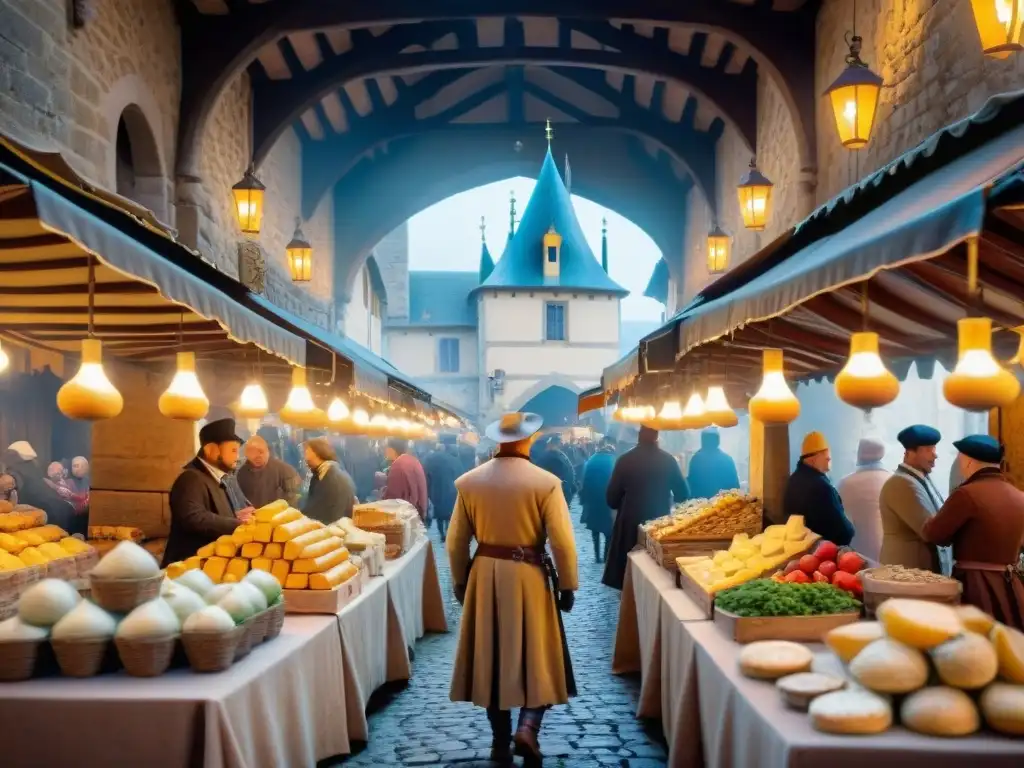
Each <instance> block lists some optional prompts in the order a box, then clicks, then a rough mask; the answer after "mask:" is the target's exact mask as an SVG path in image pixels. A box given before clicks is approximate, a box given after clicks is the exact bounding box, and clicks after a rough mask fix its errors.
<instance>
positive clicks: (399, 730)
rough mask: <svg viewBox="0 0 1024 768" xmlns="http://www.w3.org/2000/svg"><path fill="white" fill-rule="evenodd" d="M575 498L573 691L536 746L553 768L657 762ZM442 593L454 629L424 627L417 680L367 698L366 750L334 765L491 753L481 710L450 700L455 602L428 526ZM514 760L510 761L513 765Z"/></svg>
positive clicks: (614, 595) (447, 761) (614, 605)
mask: <svg viewBox="0 0 1024 768" xmlns="http://www.w3.org/2000/svg"><path fill="white" fill-rule="evenodd" d="M579 515H580V510H579V507H578V506H575V505H574V506H573V509H572V516H573V520H574V524H575V527H576V543H577V547H578V548H579V557H580V591H579V592H578V593H577V599H576V605H575V607H574V609H573V612H572V613H571V614H569V615H568V616H566V617H565V623H566V632H567V634H568V636H569V648H570V651H571V653H572V660H573V667H574V670H575V674H576V682H577V687H578V688H579V696H578V697H577V698H575V699H573V700H572V701H571V703H570V704H569V705H568V706H565V707H555V708H554V709H552V710H551V711H550V712H548V714H547V715H546V716H545V718H544V728H543V730H542V732H541V748H542V749H543V751H544V755H545V760H544V764H545V765H546V766H550V767H551V768H596V766H604V765H611V766H623V767H626V766H628V768H661V766H664V765H665V748H664V742H663V740H662V737H661V729H660V725H659V724H657V723H651V724H649V725H648V724H645V723H643V722H641V721H638V720H637V719H636V718H635V717H634V715H633V713H634V712H635V711H636V695H637V691H638V688H639V680H638V679H634V678H622V677H616V676H614V675H612V674H611V672H610V668H611V650H612V644H613V642H614V637H615V626H616V622H617V619H618V608H619V599H618V598H619V594H618V592H616V591H614V590H611V589H609V588H608V587H605V586H604V585H602V584H601V571H602V568H603V566H602V565H601V564H598V563H595V562H594V551H593V546H592V544H591V539H590V533H589V531H587V530H586V529H585V528H583V527H582V525H580V523H579ZM431 539H432V541H433V542H434V547H435V551H436V552H438V553H440V555H439V557H438V568H439V570H440V576H441V586H442V589H443V590H444V595H445V600H446V611H447V614H448V623H449V627H450V631H449V633H448V634H446V635H427V636H426V637H425V638H423V640H421V641H420V642H419V643H417V645H416V659H415V662H414V672H413V678H412V680H411V681H410V682H409V684H408V686H406V687H404V688H402V689H401V690H398V691H397V692H390V693H389V692H381V693H379V694H378V695H377V696H376V697H375V699H374V700H373V701H371V711H372V714H371V716H370V732H371V736H370V742H369V744H368V745H366V747H365V749H363V751H362V752H360V753H358V754H356V755H353V756H351V757H349V758H347V759H344V760H342V761H341V763H335V765H344V766H345V768H351V767H354V766H393V765H394V766H426V765H429V766H449V765H453V766H458V768H477V767H479V768H483V767H484V766H489V765H491V763H489V762H488V761H487V756H488V753H489V751H490V729H489V727H488V724H487V718H486V716H485V715H484V712H483V710H481V709H477V708H475V707H473V706H472V705H469V704H455V703H452V702H451V701H449V700H448V685H449V682H450V681H451V671H452V660H453V658H454V655H455V645H456V639H457V629H458V619H459V605H458V603H456V602H455V599H454V597H452V592H451V575H450V573H449V570H448V562H447V558H446V557H445V556H444V548H443V546H442V544H441V542H440V540H439V539H438V536H437V532H436V530H431ZM519 762H520V761H519V760H518V759H517V761H516V763H517V765H518V764H519Z"/></svg>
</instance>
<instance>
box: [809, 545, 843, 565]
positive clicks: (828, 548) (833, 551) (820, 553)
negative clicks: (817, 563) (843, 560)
mask: <svg viewBox="0 0 1024 768" xmlns="http://www.w3.org/2000/svg"><path fill="white" fill-rule="evenodd" d="M814 556H815V557H816V558H818V559H819V560H822V561H824V560H835V559H836V558H837V557H838V556H839V547H837V546H836V545H835V544H833V543H832V542H831V541H819V542H818V546H817V547H815V548H814Z"/></svg>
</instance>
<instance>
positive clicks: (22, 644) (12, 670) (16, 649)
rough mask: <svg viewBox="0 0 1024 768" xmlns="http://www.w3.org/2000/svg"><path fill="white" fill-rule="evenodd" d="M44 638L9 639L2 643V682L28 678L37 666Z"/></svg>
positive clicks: (0, 661) (0, 665) (0, 673)
mask: <svg viewBox="0 0 1024 768" xmlns="http://www.w3.org/2000/svg"><path fill="white" fill-rule="evenodd" d="M43 642H44V641H43V640H8V641H6V642H3V643H0V682H4V683H13V682H17V681H19V680H28V679H29V678H30V677H32V673H33V672H34V671H35V668H36V659H38V658H39V647H40V646H41V645H42V644H43Z"/></svg>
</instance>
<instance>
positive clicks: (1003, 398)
mask: <svg viewBox="0 0 1024 768" xmlns="http://www.w3.org/2000/svg"><path fill="white" fill-rule="evenodd" d="M956 325H957V339H958V346H959V356H958V358H957V363H956V368H954V369H953V372H952V373H951V374H950V375H949V376H948V377H947V378H946V380H945V381H944V382H943V383H942V393H943V394H944V395H945V396H946V400H947V401H948V402H950V403H951V404H952V405H955V406H957V407H958V408H963V409H964V410H965V411H988V410H991V409H992V408H1002V407H1005V406H1007V405H1010V404H1011V403H1012V402H1013V401H1014V400H1016V399H1017V395H1019V394H1020V382H1018V381H1017V377H1016V376H1014V375H1013V374H1012V373H1010V372H1009V371H1007V370H1006V369H1005V368H1003V367H1002V366H1001V365H999V363H998V362H996V360H995V358H994V357H992V321H991V320H990V319H989V318H987V317H965V318H963V319H961V320H958V321H957V324H956Z"/></svg>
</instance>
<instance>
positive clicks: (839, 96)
mask: <svg viewBox="0 0 1024 768" xmlns="http://www.w3.org/2000/svg"><path fill="white" fill-rule="evenodd" d="M847 42H848V43H849V45H850V53H849V54H848V55H847V57H846V69H844V70H843V71H842V73H841V74H840V75H839V77H837V78H836V79H835V82H833V83H832V85H830V86H829V87H828V90H826V91H825V95H826V96H828V97H829V99H830V100H831V101H832V114H833V115H834V116H835V118H836V128H837V129H838V130H839V141H840V142H841V143H842V145H843V146H844V147H846V148H847V149H861V148H863V147H866V146H867V143H868V141H869V140H870V139H871V129H872V127H874V124H875V114H876V112H877V111H878V96H879V94H880V93H881V92H882V78H881V77H879V76H878V75H876V74H875V73H874V72H872V71H871V68H870V67H868V65H867V64H865V63H864V62H863V61H862V60H861V58H860V51H861V45H862V43H863V41H862V40H861V38H860V37H858V36H857V35H856V34H854V35H852V36H851V37H850V38H849V40H848V41H847Z"/></svg>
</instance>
